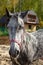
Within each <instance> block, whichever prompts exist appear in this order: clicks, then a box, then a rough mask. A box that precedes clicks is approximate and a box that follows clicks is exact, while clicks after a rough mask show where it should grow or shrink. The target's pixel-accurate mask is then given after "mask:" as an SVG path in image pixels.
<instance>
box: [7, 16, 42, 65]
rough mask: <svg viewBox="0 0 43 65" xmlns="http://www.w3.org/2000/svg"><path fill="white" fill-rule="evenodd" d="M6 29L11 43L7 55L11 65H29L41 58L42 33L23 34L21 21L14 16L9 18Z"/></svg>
mask: <svg viewBox="0 0 43 65" xmlns="http://www.w3.org/2000/svg"><path fill="white" fill-rule="evenodd" d="M9 16H10V15H9ZM7 27H8V31H9V37H10V43H11V44H10V50H9V54H10V57H11V60H12V63H13V65H14V64H15V65H26V64H27V65H29V64H30V63H32V62H33V61H34V60H36V59H38V58H41V57H43V31H41V32H40V31H39V32H38V31H37V32H34V33H28V32H25V29H24V22H23V20H22V19H21V18H20V17H19V16H16V15H11V16H10V18H9V23H8V25H7ZM36 34H37V36H36Z"/></svg>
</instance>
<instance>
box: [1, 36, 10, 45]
mask: <svg viewBox="0 0 43 65" xmlns="http://www.w3.org/2000/svg"><path fill="white" fill-rule="evenodd" d="M1 44H3V45H4V44H5V45H9V44H10V41H9V37H8V36H0V45H1Z"/></svg>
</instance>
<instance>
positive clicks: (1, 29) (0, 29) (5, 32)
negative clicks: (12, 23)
mask: <svg viewBox="0 0 43 65" xmlns="http://www.w3.org/2000/svg"><path fill="white" fill-rule="evenodd" d="M0 36H8V30H7V28H5V27H0Z"/></svg>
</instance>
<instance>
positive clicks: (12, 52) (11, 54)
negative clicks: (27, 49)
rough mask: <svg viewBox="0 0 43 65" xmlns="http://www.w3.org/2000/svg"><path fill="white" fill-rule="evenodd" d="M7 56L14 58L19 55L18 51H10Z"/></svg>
mask: <svg viewBox="0 0 43 65" xmlns="http://www.w3.org/2000/svg"><path fill="white" fill-rule="evenodd" d="M9 54H10V56H12V57H14V58H15V57H17V56H18V55H19V51H18V50H15V51H13V50H11V49H10V50H9Z"/></svg>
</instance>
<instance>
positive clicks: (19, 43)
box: [10, 39, 22, 48]
mask: <svg viewBox="0 0 43 65" xmlns="http://www.w3.org/2000/svg"><path fill="white" fill-rule="evenodd" d="M10 42H16V43H17V44H18V45H19V47H20V48H21V45H22V44H21V42H18V41H17V40H15V39H14V40H13V39H12V40H10Z"/></svg>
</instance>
